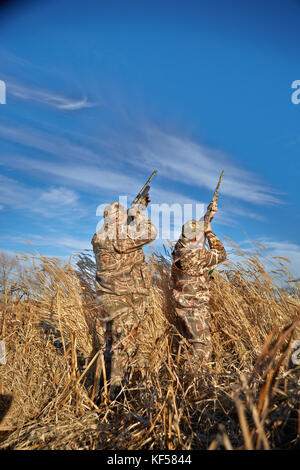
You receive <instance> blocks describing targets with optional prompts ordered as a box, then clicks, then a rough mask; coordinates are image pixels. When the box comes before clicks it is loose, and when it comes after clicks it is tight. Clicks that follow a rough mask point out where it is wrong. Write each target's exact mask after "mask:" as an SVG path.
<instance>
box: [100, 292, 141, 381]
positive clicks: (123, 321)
mask: <svg viewBox="0 0 300 470" xmlns="http://www.w3.org/2000/svg"><path fill="white" fill-rule="evenodd" d="M98 302H99V304H100V305H101V307H102V309H101V319H100V322H101V326H102V334H100V337H99V340H100V345H101V349H102V350H103V352H104V359H105V368H106V376H107V379H108V380H109V381H110V385H111V386H112V387H114V386H118V385H121V383H123V382H124V381H126V379H127V378H128V373H129V372H130V370H131V369H132V367H134V365H139V364H137V363H136V354H137V351H138V347H139V342H140V333H141V322H142V320H143V317H144V314H145V304H146V297H145V296H144V295H140V294H129V295H126V296H125V295H124V296H117V295H107V294H102V295H100V296H99V297H98Z"/></svg>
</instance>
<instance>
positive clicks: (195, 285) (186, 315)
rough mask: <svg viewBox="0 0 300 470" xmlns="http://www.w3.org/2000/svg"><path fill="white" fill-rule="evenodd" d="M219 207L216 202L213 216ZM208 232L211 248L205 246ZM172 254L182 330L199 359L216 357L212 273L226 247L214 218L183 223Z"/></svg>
mask: <svg viewBox="0 0 300 470" xmlns="http://www.w3.org/2000/svg"><path fill="white" fill-rule="evenodd" d="M216 211H217V205H216V204H215V205H214V207H213V210H212V213H211V218H210V220H212V218H213V217H214V215H215V213H216ZM204 233H205V237H206V238H207V241H208V244H209V247H210V249H209V250H206V249H205V247H204V241H205V237H204ZM172 258H173V264H172V288H173V290H172V293H173V303H174V306H175V311H176V314H177V321H178V325H179V329H180V333H181V334H182V336H184V337H185V338H186V339H187V340H188V342H189V343H191V344H192V347H193V349H194V352H195V355H196V357H195V359H196V360H197V361H198V360H199V361H198V362H199V363H202V362H204V361H209V360H211V357H212V338H211V333H210V327H209V323H210V318H211V316H210V309H209V299H210V284H211V282H212V278H211V275H210V273H211V271H212V269H213V268H214V267H216V266H217V265H218V264H220V263H222V262H223V261H224V260H225V259H226V251H225V249H224V247H223V245H222V243H221V241H220V240H219V239H218V238H217V237H216V235H215V234H214V233H213V232H212V230H211V225H210V222H209V223H208V224H207V225H206V227H205V228H203V223H200V222H197V221H195V220H191V221H189V222H187V223H186V224H184V225H183V227H182V234H181V237H180V239H179V240H178V242H177V243H176V245H175V247H174V250H173V253H172Z"/></svg>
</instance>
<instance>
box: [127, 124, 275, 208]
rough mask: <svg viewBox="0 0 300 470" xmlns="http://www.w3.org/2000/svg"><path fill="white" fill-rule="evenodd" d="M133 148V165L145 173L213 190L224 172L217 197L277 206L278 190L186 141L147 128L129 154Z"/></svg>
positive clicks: (220, 156)
mask: <svg viewBox="0 0 300 470" xmlns="http://www.w3.org/2000/svg"><path fill="white" fill-rule="evenodd" d="M134 148H135V155H136V157H135V158H134V163H135V164H136V165H137V166H142V167H144V168H148V169H149V171H150V169H151V168H156V167H159V172H160V174H161V175H163V176H165V177H167V178H168V179H171V180H174V181H176V182H180V183H183V184H187V185H193V186H195V187H199V188H201V187H202V188H207V189H210V190H213V189H214V188H215V186H216V183H217V181H218V178H219V176H220V173H221V171H222V170H223V169H225V174H224V178H223V181H222V185H221V187H220V194H224V195H226V196H230V197H234V198H237V199H240V200H242V201H246V202H250V203H254V204H258V205H266V204H279V203H281V201H280V199H279V197H278V195H279V193H278V191H275V190H274V189H273V188H271V187H270V186H269V185H267V184H264V183H263V182H261V181H259V180H258V177H257V176H256V175H255V174H253V173H251V172H249V171H245V170H244V169H242V168H239V167H238V166H237V165H235V164H233V163H232V162H231V161H230V160H229V158H228V157H227V156H226V155H224V154H223V153H221V152H219V151H217V150H215V149H211V148H207V147H204V146H202V145H199V144H198V143H196V142H193V141H192V140H190V139H187V138H183V137H180V136H175V135H170V134H167V133H165V132H162V131H160V130H155V129H148V130H146V132H145V134H144V135H143V136H142V138H140V141H136V142H134V143H133V144H132V152H133V149H134ZM137 155H138V156H137ZM131 161H132V160H131Z"/></svg>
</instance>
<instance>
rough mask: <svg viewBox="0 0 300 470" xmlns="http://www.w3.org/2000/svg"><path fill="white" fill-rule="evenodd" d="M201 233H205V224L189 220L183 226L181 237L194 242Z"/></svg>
mask: <svg viewBox="0 0 300 470" xmlns="http://www.w3.org/2000/svg"><path fill="white" fill-rule="evenodd" d="M201 232H203V223H202V222H198V221H197V220H189V221H188V222H186V223H185V224H184V225H183V226H182V233H181V236H182V237H183V238H187V239H189V240H194V238H196V236H197V235H199V234H200V233H201Z"/></svg>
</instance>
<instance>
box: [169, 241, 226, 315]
mask: <svg viewBox="0 0 300 470" xmlns="http://www.w3.org/2000/svg"><path fill="white" fill-rule="evenodd" d="M207 240H208V244H209V247H210V250H206V249H205V248H202V247H201V248H197V246H195V244H193V243H191V242H190V241H186V242H184V241H183V240H182V239H180V240H178V242H177V243H176V245H175V248H174V250H173V253H172V257H173V264H172V287H173V300H174V301H175V305H176V306H177V307H178V308H180V307H185V308H189V307H199V306H201V305H203V304H207V303H208V301H209V287H210V283H211V277H210V274H209V272H210V271H211V270H212V269H213V268H214V267H216V266H217V265H218V264H220V263H222V262H223V261H225V259H226V251H225V248H224V247H223V245H222V243H221V241H220V240H219V239H218V238H217V237H216V235H215V234H214V233H213V232H207Z"/></svg>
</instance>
